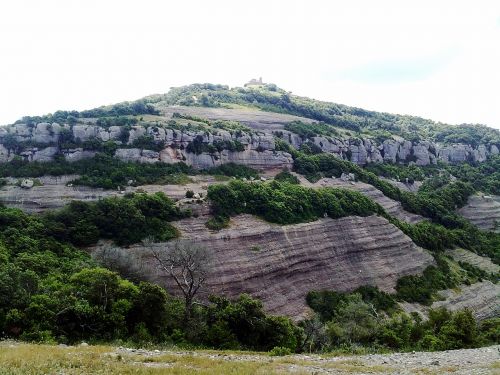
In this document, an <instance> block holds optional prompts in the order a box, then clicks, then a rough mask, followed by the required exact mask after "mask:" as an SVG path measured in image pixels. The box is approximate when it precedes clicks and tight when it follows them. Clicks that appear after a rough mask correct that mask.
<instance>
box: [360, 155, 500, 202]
mask: <svg viewBox="0 0 500 375" xmlns="http://www.w3.org/2000/svg"><path fill="white" fill-rule="evenodd" d="M364 169H366V170H368V171H370V172H373V173H374V174H376V175H377V176H383V177H387V178H394V179H396V180H398V181H403V182H405V181H406V180H408V182H410V183H412V182H413V181H422V180H424V179H425V183H424V186H422V188H421V189H420V190H428V191H433V190H434V189H436V188H440V187H442V186H444V185H446V184H448V183H450V182H452V176H453V177H455V178H457V179H458V180H459V181H462V182H466V183H469V184H471V185H472V187H473V188H474V190H475V191H480V192H483V193H489V194H500V156H499V155H491V156H490V157H489V158H488V159H487V160H486V161H484V162H481V163H477V164H473V163H461V164H440V165H428V166H424V167H421V166H417V165H410V166H404V165H398V164H389V163H372V164H368V165H367V166H365V167H364Z"/></svg>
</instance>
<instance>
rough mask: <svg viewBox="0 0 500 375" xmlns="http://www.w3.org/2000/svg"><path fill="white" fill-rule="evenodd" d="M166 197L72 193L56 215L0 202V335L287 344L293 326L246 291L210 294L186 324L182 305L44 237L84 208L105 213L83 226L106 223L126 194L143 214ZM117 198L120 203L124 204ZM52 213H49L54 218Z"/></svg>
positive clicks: (257, 346)
mask: <svg viewBox="0 0 500 375" xmlns="http://www.w3.org/2000/svg"><path fill="white" fill-rule="evenodd" d="M166 199H168V198H165V197H163V196H161V195H152V196H144V195H141V196H127V197H125V198H123V199H122V200H121V201H119V202H117V201H116V200H109V201H106V202H104V203H103V206H98V204H93V205H89V204H85V203H82V202H74V205H73V206H71V207H67V208H65V209H64V210H63V211H62V212H63V213H64V215H66V216H65V217H64V220H63V221H62V222H58V221H57V220H56V219H55V218H53V219H52V220H47V219H46V218H45V217H41V216H35V215H28V214H25V213H23V212H22V211H19V210H15V209H9V208H5V207H3V206H0V332H2V337H8V338H15V339H22V340H26V341H35V342H46V343H54V342H63V343H69V344H73V343H77V342H80V341H82V340H85V341H89V342H109V341H115V340H120V341H128V342H135V343H137V344H142V345H144V344H149V343H151V342H153V343H165V342H174V343H178V344H181V345H191V346H192V345H197V346H198V345H199V346H203V347H211V348H218V349H222V348H235V349H236V348H240V349H251V350H265V351H267V350H271V349H272V348H273V347H276V346H280V347H285V348H288V349H289V350H291V351H295V350H296V349H297V347H298V345H299V340H300V330H299V329H298V328H297V327H296V326H295V325H294V324H293V323H292V322H291V321H290V319H288V318H284V317H276V316H268V315H266V314H265V313H264V311H263V309H262V303H261V302H259V301H257V300H254V299H252V298H250V297H249V296H246V295H242V296H241V297H239V299H237V300H236V301H233V302H231V301H229V300H227V299H225V298H218V297H213V298H211V303H210V304H209V305H208V306H197V307H196V314H195V315H196V316H195V318H194V319H195V321H194V324H193V325H192V326H187V327H186V326H184V324H183V315H184V309H185V307H184V304H183V303H182V302H181V301H180V300H178V299H175V298H172V297H170V296H169V295H168V294H167V293H166V292H165V290H164V289H162V288H161V287H159V286H157V285H152V284H149V283H145V282H141V283H138V284H134V283H132V282H130V281H128V280H125V279H123V278H121V277H120V276H119V275H118V274H117V273H115V272H112V271H111V270H108V269H105V268H100V267H98V266H97V265H96V264H95V262H94V261H92V259H91V258H90V256H89V255H88V254H87V253H86V252H84V251H80V250H78V249H77V248H75V247H73V246H72V245H70V244H68V243H66V242H63V241H60V240H58V239H56V238H54V236H53V232H54V231H55V230H59V231H60V232H62V231H63V228H61V225H72V222H73V221H76V222H77V223H78V224H75V226H74V229H76V230H80V226H79V225H80V224H81V223H82V220H87V219H88V220H91V218H88V216H89V215H90V216H91V217H92V216H93V215H97V216H96V217H98V218H99V219H100V220H102V221H103V222H106V224H102V223H94V222H92V223H91V224H92V225H95V226H96V227H97V228H98V229H99V230H103V231H105V230H106V231H110V232H112V231H114V228H111V227H110V225H113V224H112V223H110V222H109V221H110V220H115V219H116V218H111V217H109V216H107V215H109V213H110V211H115V208H116V207H117V206H116V205H128V204H130V203H131V202H132V203H133V206H134V207H135V208H136V209H138V210H139V211H140V213H141V214H142V215H143V216H144V217H145V218H146V220H147V219H148V218H149V219H162V218H165V217H168V216H169V215H170V214H172V212H171V209H168V207H169V202H168V201H166ZM110 205H111V206H110ZM166 206H167V209H166ZM120 207H121V208H120V209H119V211H121V212H127V210H128V209H129V208H124V206H120ZM100 210H103V211H102V212H98V211H100ZM59 214H61V213H59ZM59 214H58V213H55V214H53V215H54V216H55V217H56V218H57V217H58V215H59ZM51 215H52V214H49V216H51ZM59 219H61V220H62V219H63V218H62V217H59ZM67 220H68V221H67ZM132 220H135V218H134V219H132ZM91 221H92V220H91ZM119 224H123V223H119ZM83 226H84V225H83ZM130 230H131V228H125V230H124V231H130ZM154 230H155V232H156V231H157V230H158V228H156V229H154ZM136 234H138V233H136ZM145 234H146V233H145ZM150 234H151V233H150ZM119 235H120V236H123V234H122V233H121V234H119ZM82 236H83V234H82ZM120 238H122V237H120Z"/></svg>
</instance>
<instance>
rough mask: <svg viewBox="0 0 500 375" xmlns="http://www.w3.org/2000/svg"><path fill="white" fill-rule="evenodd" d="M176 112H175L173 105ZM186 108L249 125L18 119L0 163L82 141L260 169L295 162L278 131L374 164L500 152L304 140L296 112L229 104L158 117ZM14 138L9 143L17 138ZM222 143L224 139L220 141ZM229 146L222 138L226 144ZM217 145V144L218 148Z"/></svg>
mask: <svg viewBox="0 0 500 375" xmlns="http://www.w3.org/2000/svg"><path fill="white" fill-rule="evenodd" d="M174 111H176V112H174ZM178 112H181V113H184V114H187V115H200V114H202V115H205V116H207V117H208V118H222V119H231V120H233V119H234V120H238V121H239V122H240V123H242V124H244V125H246V126H248V127H249V128H250V129H251V130H249V131H247V132H241V131H228V130H224V129H216V128H211V129H210V130H208V131H207V130H203V131H195V130H179V129H175V128H172V127H171V126H170V127H169V125H168V122H164V123H162V124H161V125H160V126H158V125H151V124H149V125H148V124H147V123H143V124H139V125H136V126H132V127H130V130H127V131H128V134H124V129H123V128H122V127H119V126H109V127H103V126H98V125H95V123H96V121H89V123H88V124H76V125H72V126H70V125H68V124H64V125H61V124H57V123H45V122H42V123H38V124H35V125H28V124H23V123H17V124H13V125H9V126H6V127H1V128H0V162H5V161H8V160H11V159H13V158H14V157H15V156H18V157H21V158H23V159H25V160H28V161H49V160H52V159H53V158H54V157H55V156H56V155H62V156H64V158H65V159H66V160H69V161H75V160H80V159H82V158H88V157H92V156H93V155H94V154H95V152H96V150H95V148H94V149H93V148H92V147H91V146H89V145H88V144H85V142H90V141H92V142H94V141H97V142H107V141H113V142H115V143H117V144H118V145H119V146H118V149H117V150H116V151H115V156H116V157H117V158H120V159H122V160H127V161H138V162H143V163H152V162H165V163H176V162H180V161H184V162H186V163H187V164H189V165H192V166H194V167H195V168H199V169H204V168H210V167H214V166H218V165H221V164H224V163H229V162H235V163H239V164H244V165H248V166H251V167H255V168H259V169H269V168H285V167H290V166H291V164H292V158H291V156H290V155H289V154H288V153H286V152H282V151H277V150H276V147H275V141H274V139H275V137H279V138H281V139H282V140H284V141H285V142H288V143H289V144H290V145H292V146H293V147H295V148H299V147H300V146H301V145H302V144H303V143H304V142H312V143H314V144H315V145H316V146H318V147H319V148H320V149H321V150H322V151H324V152H329V153H332V154H334V155H337V156H339V157H341V158H344V159H348V160H350V161H352V162H354V163H356V164H359V165H364V164H367V163H370V162H374V163H383V162H390V163H415V164H417V165H428V164H435V163H437V162H438V161H441V162H444V163H459V162H464V161H473V162H482V161H484V160H486V158H487V157H488V156H489V155H494V154H498V153H499V149H498V147H497V146H496V145H494V144H493V145H479V146H476V147H473V146H471V145H467V144H438V143H433V142H428V141H419V142H411V141H408V140H404V139H401V138H398V137H394V138H390V139H385V140H384V141H383V142H376V141H375V140H374V139H371V138H369V137H352V136H348V135H347V134H344V135H342V136H337V137H324V136H317V137H312V138H310V139H302V138H301V137H300V136H299V135H297V134H295V133H292V132H289V131H286V130H284V127H285V125H286V124H287V123H289V122H291V121H294V120H296V119H300V120H301V121H303V122H311V120H310V119H304V118H298V117H296V116H290V115H283V114H276V113H269V112H262V111H257V110H253V111H251V110H245V111H242V110H231V109H223V108H217V109H213V110H209V109H201V112H200V108H196V107H168V108H166V109H164V110H163V116H164V117H162V119H163V120H165V121H167V120H169V119H172V116H173V113H178ZM142 136H148V137H150V138H151V139H152V140H153V141H154V142H156V143H157V144H162V145H163V148H162V149H161V150H159V151H154V150H150V149H147V148H139V147H134V146H133V145H134V142H135V141H136V140H138V139H140V137H142ZM63 137H66V138H68V137H69V138H70V139H71V140H73V141H76V144H81V145H82V146H81V147H70V148H68V147H66V148H65V147H64V142H61V141H62V138H63ZM16 142H17V143H18V144H17V145H14V143H16ZM192 142H199V143H200V144H202V145H206V146H214V145H219V146H220V147H218V148H217V149H215V148H213V147H212V148H211V149H210V150H204V148H203V147H201V148H200V150H198V151H197V152H192V151H189V149H187V148H188V145H189V144H191V143H192ZM224 142H238V144H239V145H241V146H242V147H241V148H239V149H238V150H235V149H232V148H231V147H226V148H224ZM221 145H222V146H221ZM226 146H227V145H226ZM221 147H222V149H221Z"/></svg>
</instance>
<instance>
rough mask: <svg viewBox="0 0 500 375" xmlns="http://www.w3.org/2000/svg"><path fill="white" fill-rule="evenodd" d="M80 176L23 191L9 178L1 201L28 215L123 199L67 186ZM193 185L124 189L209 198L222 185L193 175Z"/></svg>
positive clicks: (47, 179) (114, 192) (115, 193)
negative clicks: (212, 189) (208, 193)
mask: <svg viewBox="0 0 500 375" xmlns="http://www.w3.org/2000/svg"><path fill="white" fill-rule="evenodd" d="M78 177H79V176H77V175H65V176H59V177H51V176H43V177H39V178H37V179H38V180H39V181H40V183H41V186H36V187H34V188H32V189H22V188H21V187H19V186H17V185H16V183H17V179H16V178H7V181H8V185H7V186H3V187H1V188H0V201H1V202H2V203H3V204H5V205H6V206H8V207H13V208H19V209H21V210H23V211H26V212H42V211H45V210H48V209H56V208H61V207H63V206H64V205H65V204H68V203H69V202H71V201H72V200H81V201H95V200H98V199H101V198H105V197H110V196H120V195H121V194H120V192H119V191H117V190H104V189H100V188H90V187H87V186H68V183H70V182H71V181H73V180H75V179H77V178H78ZM191 179H192V180H193V182H191V183H188V184H185V185H142V186H138V187H135V186H126V187H122V189H124V191H125V192H127V193H128V192H135V191H138V190H140V191H144V192H147V193H156V192H159V191H161V192H164V193H165V194H167V195H168V196H169V197H171V198H174V199H182V198H184V197H185V194H186V191H188V190H192V191H194V192H195V193H196V194H202V195H203V196H205V195H206V190H207V187H208V186H209V185H211V184H215V183H217V184H221V183H224V182H221V181H216V180H215V179H214V178H213V177H211V176H205V175H201V176H193V177H191Z"/></svg>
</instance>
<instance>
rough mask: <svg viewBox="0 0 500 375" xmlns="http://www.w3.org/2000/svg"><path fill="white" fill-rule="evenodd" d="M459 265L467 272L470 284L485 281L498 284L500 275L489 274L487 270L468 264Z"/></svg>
mask: <svg viewBox="0 0 500 375" xmlns="http://www.w3.org/2000/svg"><path fill="white" fill-rule="evenodd" d="M458 264H459V265H460V268H462V269H463V270H465V272H466V273H467V277H468V278H469V280H468V282H469V283H474V282H477V281H479V282H480V281H483V280H490V281H492V282H494V283H497V282H498V281H499V278H500V275H499V274H498V273H497V274H494V273H488V272H486V271H485V270H483V269H481V268H479V267H476V266H474V265H472V264H470V263H466V262H461V261H459V262H458Z"/></svg>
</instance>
